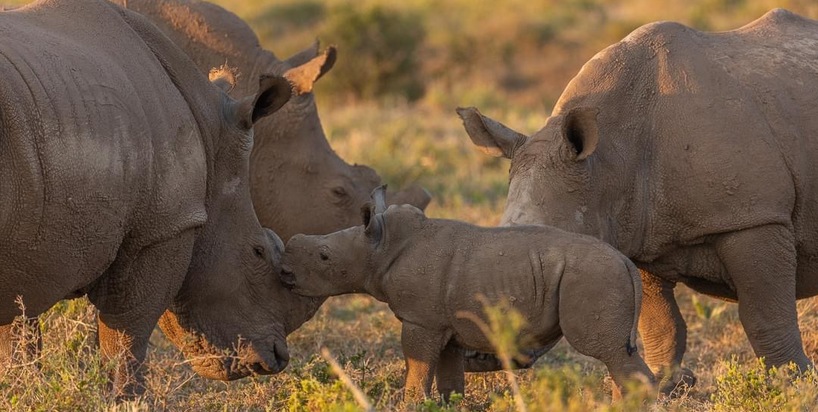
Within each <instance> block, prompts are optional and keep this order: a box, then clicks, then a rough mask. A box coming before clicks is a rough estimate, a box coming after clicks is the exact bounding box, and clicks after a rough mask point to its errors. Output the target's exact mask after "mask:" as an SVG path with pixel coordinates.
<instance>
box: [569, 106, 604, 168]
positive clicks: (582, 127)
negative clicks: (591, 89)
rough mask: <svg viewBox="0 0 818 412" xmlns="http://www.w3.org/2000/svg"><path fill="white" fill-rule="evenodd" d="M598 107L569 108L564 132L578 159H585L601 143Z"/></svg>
mask: <svg viewBox="0 0 818 412" xmlns="http://www.w3.org/2000/svg"><path fill="white" fill-rule="evenodd" d="M598 114H599V109H597V108H596V107H575V108H573V109H570V110H568V113H566V114H565V120H564V121H563V125H562V133H563V137H564V138H565V140H566V142H567V143H568V145H569V146H570V147H571V149H572V150H573V151H574V153H576V155H577V157H576V160H577V161H580V160H585V159H587V158H588V156H590V155H591V154H592V153H594V151H595V150H596V146H597V144H599V126H598V123H597V120H596V117H597V115H598Z"/></svg>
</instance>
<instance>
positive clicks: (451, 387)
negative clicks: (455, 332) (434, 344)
mask: <svg viewBox="0 0 818 412" xmlns="http://www.w3.org/2000/svg"><path fill="white" fill-rule="evenodd" d="M435 379H436V381H437V391H438V392H440V396H441V398H443V402H445V403H449V398H450V397H451V395H452V393H459V394H463V393H464V392H465V388H466V376H465V372H464V370H463V350H462V349H461V348H460V346H458V345H457V343H455V342H454V341H449V343H448V344H447V345H446V347H445V348H444V349H443V352H442V353H441V354H440V361H439V362H438V365H437V373H436V374H435Z"/></svg>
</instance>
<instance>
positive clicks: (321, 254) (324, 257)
mask: <svg viewBox="0 0 818 412" xmlns="http://www.w3.org/2000/svg"><path fill="white" fill-rule="evenodd" d="M318 257H320V258H321V260H327V259H329V256H327V254H326V253H324V252H321V253H319V254H318Z"/></svg>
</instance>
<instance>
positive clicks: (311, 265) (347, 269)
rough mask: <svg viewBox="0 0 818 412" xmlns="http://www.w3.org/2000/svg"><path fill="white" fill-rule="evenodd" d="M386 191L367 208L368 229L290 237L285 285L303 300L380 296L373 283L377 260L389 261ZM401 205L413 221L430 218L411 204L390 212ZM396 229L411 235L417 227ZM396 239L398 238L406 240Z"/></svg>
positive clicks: (364, 214)
mask: <svg viewBox="0 0 818 412" xmlns="http://www.w3.org/2000/svg"><path fill="white" fill-rule="evenodd" d="M385 192H386V189H385V186H379V187H377V188H376V189H375V190H374V191H373V192H372V200H371V201H370V202H368V203H366V204H365V205H364V206H363V207H361V217H362V219H363V225H359V226H354V227H350V228H347V229H344V230H341V231H338V232H335V233H330V234H328V235H300V234H299V235H295V236H293V237H292V238H290V240H289V242H287V250H286V252H285V254H284V257H283V259H282V271H281V282H282V283H283V284H284V285H286V286H287V287H288V288H291V289H292V290H293V292H295V293H297V294H299V295H303V296H315V297H325V296H334V295H340V294H344V293H357V292H364V290H367V292H368V293H374V294H375V295H377V292H373V287H372V286H373V284H372V283H370V282H371V280H372V279H373V278H374V277H375V276H377V273H378V270H377V263H378V262H377V261H378V260H379V258H380V260H383V258H384V256H382V254H383V253H389V251H388V247H387V246H388V245H387V243H388V242H387V239H386V232H387V230H386V227H385V221H384V212H385V211H386V193H385ZM401 207H404V208H409V209H411V210H412V212H411V213H409V216H411V218H419V219H425V216H424V215H423V212H421V211H420V210H419V209H417V208H415V207H413V206H410V205H406V206H391V207H390V208H389V210H390V211H391V210H392V209H394V208H401ZM393 225H394V226H397V227H400V229H401V230H398V231H399V232H400V231H402V230H408V231H410V232H411V230H412V229H411V227H412V226H413V225H412V224H411V223H410V222H408V221H405V219H404V220H403V221H400V222H393ZM391 235H392V238H394V240H398V238H400V237H402V236H399V235H396V234H395V233H392V234H391ZM407 238H408V236H407ZM397 249H400V248H397ZM387 259H388V258H387Z"/></svg>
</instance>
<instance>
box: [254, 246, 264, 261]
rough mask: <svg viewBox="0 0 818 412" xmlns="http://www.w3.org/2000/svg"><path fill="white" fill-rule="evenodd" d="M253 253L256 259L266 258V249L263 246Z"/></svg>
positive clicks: (255, 249) (256, 248) (255, 248)
mask: <svg viewBox="0 0 818 412" xmlns="http://www.w3.org/2000/svg"><path fill="white" fill-rule="evenodd" d="M253 253H255V254H256V257H259V258H262V259H263V258H264V248H263V247H261V246H256V247H254V248H253Z"/></svg>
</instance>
